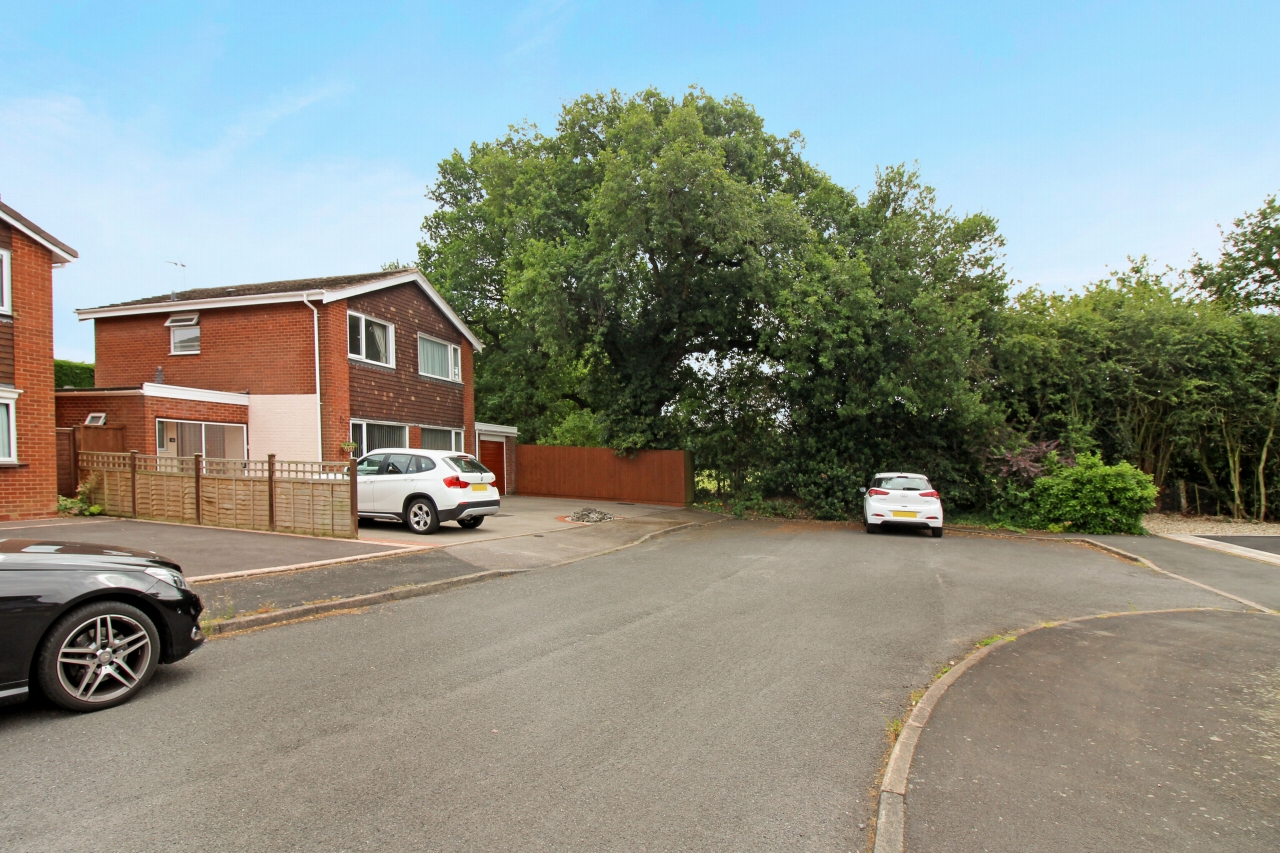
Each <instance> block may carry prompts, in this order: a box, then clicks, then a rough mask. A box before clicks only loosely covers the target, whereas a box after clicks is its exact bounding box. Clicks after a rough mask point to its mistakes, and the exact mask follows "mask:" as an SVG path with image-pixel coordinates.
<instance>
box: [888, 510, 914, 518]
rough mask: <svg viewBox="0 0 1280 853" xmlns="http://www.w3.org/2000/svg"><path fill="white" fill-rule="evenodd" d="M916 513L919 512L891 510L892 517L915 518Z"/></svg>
mask: <svg viewBox="0 0 1280 853" xmlns="http://www.w3.org/2000/svg"><path fill="white" fill-rule="evenodd" d="M918 514H919V513H914V512H902V511H900V510H896V509H895V510H894V511H893V517H894V518H915V517H916V516H917V515H918Z"/></svg>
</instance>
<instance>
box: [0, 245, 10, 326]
mask: <svg viewBox="0 0 1280 853" xmlns="http://www.w3.org/2000/svg"><path fill="white" fill-rule="evenodd" d="M0 267H2V268H0V314H12V313H13V252H12V251H10V250H9V249H0Z"/></svg>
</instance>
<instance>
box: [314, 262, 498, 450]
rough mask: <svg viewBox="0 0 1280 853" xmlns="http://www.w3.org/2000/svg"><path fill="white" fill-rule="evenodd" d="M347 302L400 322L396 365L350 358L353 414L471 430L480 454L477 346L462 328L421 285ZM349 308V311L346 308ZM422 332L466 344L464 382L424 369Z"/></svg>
mask: <svg viewBox="0 0 1280 853" xmlns="http://www.w3.org/2000/svg"><path fill="white" fill-rule="evenodd" d="M347 302H348V304H349V308H350V310H352V311H358V312H359V313H361V314H365V315H368V316H369V317H372V318H374V319H376V320H382V321H384V322H387V323H391V324H392V325H394V326H395V342H396V353H395V362H396V366H395V368H394V369H392V368H389V367H378V366H375V365H370V364H365V363H363V362H358V361H351V360H348V361H349V365H350V367H349V370H350V377H351V378H350V389H351V390H350V395H351V396H350V406H351V415H350V416H351V417H352V418H356V419H358V420H359V419H367V420H373V421H391V422H394V423H404V424H416V425H425V426H440V427H450V428H453V429H464V430H466V431H467V438H465V439H464V441H465V442H466V443H467V450H468V451H470V452H473V453H474V452H475V449H474V447H472V446H471V445H474V443H475V437H474V436H473V435H470V434H469V433H470V432H471V426H472V425H473V424H474V423H475V405H474V397H473V394H472V391H471V344H470V343H469V342H468V341H467V339H466V338H465V337H464V336H463V334H462V332H460V331H459V330H458V329H457V328H455V327H454V325H453V324H452V323H451V322H450V321H449V320H448V318H447V317H445V315H444V314H443V313H442V312H441V311H440V309H438V308H437V307H436V306H435V305H434V304H433V303H432V302H431V300H430V299H428V298H427V296H426V294H425V293H423V292H422V290H421V288H419V287H418V286H417V285H416V284H402V285H399V286H397V287H389V288H386V289H385V290H379V291H375V292H373V293H366V294H364V295H362V296H357V297H355V298H353V299H349V300H347ZM337 304H339V303H334V305H337ZM330 307H332V306H330ZM343 311H344V315H345V311H346V307H344V309H343ZM344 322H345V319H344ZM419 333H422V334H425V335H429V336H431V337H433V338H436V339H437V340H441V341H446V342H448V343H452V344H457V345H458V346H460V347H461V348H462V378H463V382H462V384H459V383H457V382H449V381H447V380H443V379H431V378H429V377H425V376H422V375H420V374H419V373H418V334H419ZM344 345H345V339H344ZM344 353H345V350H344ZM468 407H469V408H468ZM418 438H419V435H418V430H417V429H410V435H409V442H410V444H416V443H417V440H418Z"/></svg>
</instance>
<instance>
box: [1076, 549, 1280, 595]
mask: <svg viewBox="0 0 1280 853" xmlns="http://www.w3.org/2000/svg"><path fill="white" fill-rule="evenodd" d="M1088 538H1090V539H1097V540H1099V541H1101V542H1106V543H1108V544H1110V545H1115V546H1116V547H1117V548H1121V549H1123V550H1125V551H1128V552H1129V553H1130V554H1137V555H1138V556H1140V557H1146V558H1147V559H1148V560H1150V561H1151V562H1153V563H1155V564H1156V565H1157V566H1159V567H1160V568H1162V569H1165V570H1167V571H1170V572H1174V573H1176V574H1179V575H1182V576H1183V577H1187V578H1191V579H1192V580H1194V581H1199V582H1200V583H1204V584H1208V585H1209V586H1212V587H1214V588H1216V589H1220V590H1223V591H1224V592H1229V593H1231V594H1232V595H1238V596H1241V597H1242V598H1246V599H1248V600H1249V601H1253V602H1256V603H1258V604H1261V605H1262V606H1263V607H1270V608H1271V609H1272V610H1280V566H1273V565H1270V564H1268V563H1260V562H1258V561H1257V560H1250V559H1247V558H1245V557H1236V556H1233V555H1231V554H1225V553H1223V552H1221V551H1214V550H1212V549H1209V548H1201V547H1198V546H1196V545H1189V544H1187V543H1185V542H1174V541H1172V540H1169V539H1162V538H1160V537H1158V536H1090V537H1088Z"/></svg>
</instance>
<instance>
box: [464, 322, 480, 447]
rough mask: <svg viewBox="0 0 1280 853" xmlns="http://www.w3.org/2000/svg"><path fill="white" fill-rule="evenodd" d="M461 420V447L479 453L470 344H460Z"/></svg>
mask: <svg viewBox="0 0 1280 853" xmlns="http://www.w3.org/2000/svg"><path fill="white" fill-rule="evenodd" d="M462 387H463V392H462V421H463V424H464V429H465V430H466V431H465V432H463V434H462V435H463V439H462V441H463V444H462V446H463V448H464V449H465V450H466V451H467V452H468V453H470V454H471V455H472V456H478V455H479V454H480V448H478V447H476V446H475V443H476V383H475V353H473V352H472V351H471V346H470V344H463V345H462Z"/></svg>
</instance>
